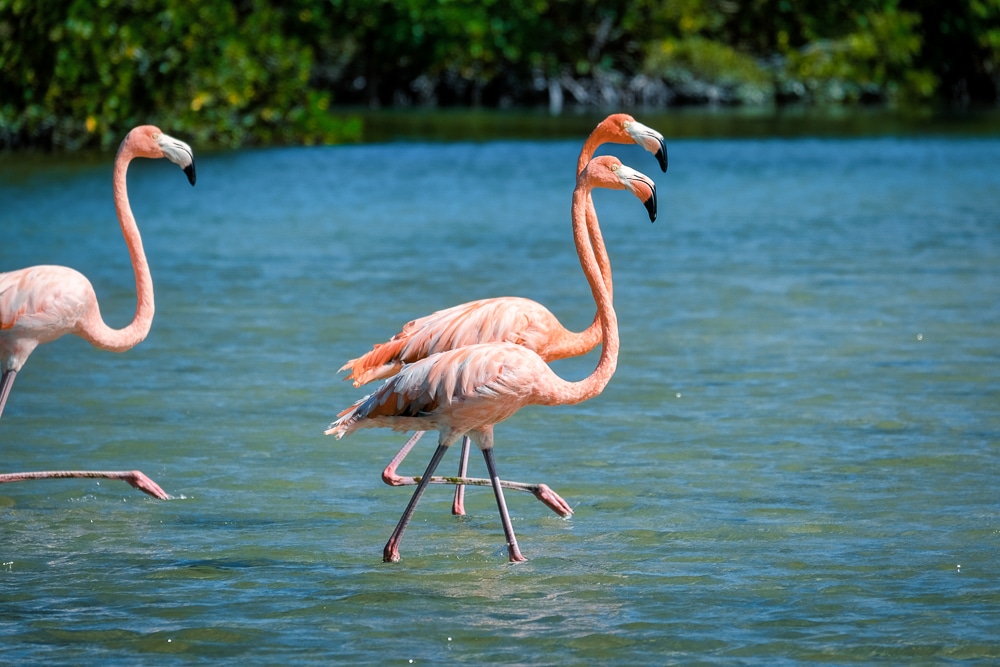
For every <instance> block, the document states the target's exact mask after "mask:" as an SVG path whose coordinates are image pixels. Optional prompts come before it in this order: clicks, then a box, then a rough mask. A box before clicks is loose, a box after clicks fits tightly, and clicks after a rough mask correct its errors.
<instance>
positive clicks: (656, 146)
mask: <svg viewBox="0 0 1000 667" xmlns="http://www.w3.org/2000/svg"><path fill="white" fill-rule="evenodd" d="M598 127H599V128H600V129H601V131H602V132H603V135H604V136H603V137H602V139H603V140H604V141H609V142H614V143H619V144H635V145H637V146H642V147H643V148H645V149H646V150H647V151H649V152H650V153H652V154H653V155H654V156H656V160H657V162H659V163H660V169H662V170H663V171H666V170H667V141H666V139H664V138H663V135H662V134H660V133H659V132H657V131H656V130H654V129H653V128H651V127H649V126H648V125H643V124H642V123H640V122H639V121H637V120H636V119H635V118H633V117H632V116H630V115H629V114H627V113H615V114H611V115H610V116H608V117H607V118H605V119H604V120H603V121H601V123H600V124H599V125H598Z"/></svg>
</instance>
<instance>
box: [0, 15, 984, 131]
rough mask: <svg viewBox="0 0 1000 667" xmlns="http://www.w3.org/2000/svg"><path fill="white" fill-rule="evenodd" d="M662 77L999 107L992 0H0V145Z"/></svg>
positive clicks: (745, 100) (604, 94)
mask: <svg viewBox="0 0 1000 667" xmlns="http://www.w3.org/2000/svg"><path fill="white" fill-rule="evenodd" d="M643 86H645V88H642V87H643ZM656 86H660V88H657V87H656ZM637 89H642V90H643V92H642V93H641V94H633V96H632V97H631V98H629V97H627V96H625V95H623V92H624V91H626V90H632V91H634V90H637ZM663 89H667V90H668V91H669V92H670V94H672V95H674V99H675V100H677V101H685V100H688V101H706V100H718V101H722V102H727V103H741V104H759V103H766V102H770V101H773V100H777V101H786V100H792V101H803V102H811V103H817V104H830V103H837V104H850V103H857V102H868V101H878V102H885V103H890V104H909V103H913V102H917V103H923V102H927V101H935V100H936V101H949V102H952V103H958V104H971V103H975V102H986V103H993V104H995V103H996V102H997V101H998V95H1000V0H951V1H950V2H941V1H940V0H796V1H795V2H792V1H791V0H745V1H743V2H735V1H734V0H671V1H670V2H662V1H659V0H280V1H279V0H199V1H198V2H187V1H186V0H0V148H2V147H4V146H15V147H16V146H31V145H36V146H46V147H64V148H77V147H82V146H103V147H113V146H114V145H115V144H116V143H117V142H118V141H119V140H120V138H121V135H122V134H123V132H124V131H125V130H127V129H128V128H129V127H131V126H132V125H135V124H138V123H144V122H152V123H157V124H159V125H161V126H163V127H164V128H165V129H166V128H170V131H172V132H175V133H177V134H181V135H182V136H186V137H190V138H191V139H192V140H193V141H196V142H197V143H198V144H200V145H212V144H214V145H224V146H238V145H243V144H247V143H329V142H340V141H353V140H357V139H359V138H360V136H361V132H362V128H361V126H360V121H358V120H357V119H351V118H343V117H342V116H339V115H338V114H337V113H334V112H333V111H332V109H333V105H334V102H336V103H337V104H339V105H345V104H366V105H371V106H379V105H406V104H431V105H448V104H462V105H477V106H478V105H508V104H527V105H531V104H540V103H542V104H543V103H546V102H547V101H551V100H548V99H547V98H548V97H549V96H550V95H561V93H562V91H563V90H568V91H570V92H571V93H572V95H573V96H574V99H575V100H577V101H578V102H579V103H587V104H600V103H605V104H607V103H609V102H610V103H613V104H616V105H617V100H620V99H640V98H641V99H655V100H660V101H661V103H662V101H663V100H666V99H670V95H669V94H660V93H656V90H661V91H662V90H663ZM609 90H611V91H612V94H608V91H609ZM649 91H653V93H656V94H652V95H651V96H650V95H647V93H649Z"/></svg>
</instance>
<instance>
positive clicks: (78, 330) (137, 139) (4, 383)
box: [0, 125, 195, 500]
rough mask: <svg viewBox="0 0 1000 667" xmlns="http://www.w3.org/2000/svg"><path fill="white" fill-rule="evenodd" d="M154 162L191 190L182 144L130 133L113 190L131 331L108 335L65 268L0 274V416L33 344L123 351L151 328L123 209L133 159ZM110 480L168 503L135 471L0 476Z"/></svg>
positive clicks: (138, 255) (149, 291) (149, 290)
mask: <svg viewBox="0 0 1000 667" xmlns="http://www.w3.org/2000/svg"><path fill="white" fill-rule="evenodd" d="M136 157H145V158H162V157H165V158H167V159H168V160H170V161H171V162H174V163H175V164H177V165H178V166H180V168H181V169H183V170H184V173H185V174H187V177H188V181H190V183H191V185H194V182H195V169H194V154H193V153H192V152H191V147H190V146H188V145H187V144H186V143H184V142H183V141H180V140H178V139H174V138H173V137H170V136H168V135H166V134H164V133H163V132H161V131H160V129H159V128H156V127H153V126H152V125H141V126H139V127H136V128H134V129H132V130H131V131H130V132H129V133H128V134H127V135H126V136H125V139H124V140H123V141H122V143H121V146H119V148H118V155H117V156H116V157H115V167H114V175H113V190H114V199H115V210H116V211H117V213H118V222H119V224H120V225H121V228H122V234H123V235H124V237H125V244H126V245H127V246H128V251H129V255H130V256H131V258H132V269H133V271H134V272H135V287H136V297H137V301H138V304H137V306H136V310H135V317H134V318H133V319H132V322H131V324H129V325H128V326H126V327H125V328H123V329H117V330H116V329H112V328H110V327H109V326H108V325H107V324H105V323H104V320H103V319H102V317H101V310H100V307H99V305H98V303H97V296H96V294H95V293H94V288H93V286H92V285H91V284H90V281H89V280H87V278H86V277H85V276H84V275H83V274H81V273H79V272H78V271H74V270H73V269H70V268H68V267H65V266H31V267H28V268H26V269H19V270H16V271H10V272H8V273H0V370H2V372H3V374H2V376H0V415H2V414H3V408H4V405H6V403H7V397H8V396H9V395H10V390H11V387H12V386H13V384H14V378H15V377H17V374H18V373H19V372H20V370H21V367H22V366H24V362H25V361H27V360H28V356H29V355H30V354H31V353H32V352H33V351H34V349H35V347H37V346H38V345H39V343H48V342H50V341H53V340H55V339H57V338H59V337H61V336H63V335H65V334H75V335H77V336H80V337H81V338H83V339H84V340H86V341H88V342H89V343H90V344H91V345H93V346H94V347H97V348H100V349H102V350H110V351H112V352H124V351H126V350H130V349H132V348H133V347H135V346H136V345H138V344H139V343H140V342H142V341H143V340H144V339H145V338H146V335H147V334H148V333H149V328H150V326H151V325H152V323H153V310H154V308H153V279H152V277H151V276H150V273H149V264H148V263H147V262H146V255H145V253H144V252H143V249H142V239H141V238H140V236H139V228H138V227H137V226H136V222H135V217H133V215H132V207H131V206H129V202H128V191H127V188H126V185H125V172H126V171H127V170H128V165H129V163H130V162H131V161H132V159H133V158H136ZM64 477H76V478H93V477H98V478H105V479H117V480H121V481H123V482H127V483H128V484H131V485H132V486H133V487H135V488H136V489H139V490H140V491H142V492H144V493H147V494H149V495H151V496H153V497H154V498H159V499H161V500H167V499H169V498H170V496H168V495H167V494H166V492H164V490H163V489H161V488H160V486H159V485H158V484H157V483H156V482H154V481H153V480H152V479H150V478H149V477H147V476H146V475H145V474H143V473H142V472H140V471H138V470H131V471H124V472H116V471H110V472H106V471H91V470H54V471H45V472H21V473H7V474H0V484H2V483H5V482H19V481H24V480H29V479H52V478H64Z"/></svg>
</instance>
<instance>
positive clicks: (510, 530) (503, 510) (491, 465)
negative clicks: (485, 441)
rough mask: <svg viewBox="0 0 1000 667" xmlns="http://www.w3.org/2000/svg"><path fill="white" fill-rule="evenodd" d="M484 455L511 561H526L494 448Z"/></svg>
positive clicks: (488, 449) (487, 449)
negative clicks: (512, 520) (518, 540)
mask: <svg viewBox="0 0 1000 667" xmlns="http://www.w3.org/2000/svg"><path fill="white" fill-rule="evenodd" d="M483 457H484V458H485V459H486V470H487V471H489V474H490V479H491V480H492V481H493V495H495V496H496V498H497V509H499V510H500V522H501V523H502V524H503V532H504V536H505V537H506V538H507V555H508V557H509V558H510V562H511V563H520V562H522V561H526V560H528V559H527V558H525V557H524V556H522V555H521V550H520V549H518V547H517V538H516V537H515V536H514V526H513V524H511V522H510V514H508V513H507V502H506V501H505V500H504V498H503V487H502V486H501V485H500V476H499V475H498V474H497V464H496V461H495V460H494V459H493V448H492V447H487V448H486V449H484V450H483ZM428 474H429V473H428Z"/></svg>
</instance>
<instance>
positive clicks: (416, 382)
mask: <svg viewBox="0 0 1000 667" xmlns="http://www.w3.org/2000/svg"><path fill="white" fill-rule="evenodd" d="M594 187H604V188H609V189H619V190H620V189H628V190H630V191H631V192H633V194H635V195H636V196H637V197H639V198H640V199H642V200H643V201H650V200H651V201H653V202H655V192H656V190H655V186H654V185H653V182H652V181H651V180H650V179H649V178H647V177H645V176H643V175H642V174H639V173H638V172H636V171H634V170H632V169H629V168H628V167H625V166H623V165H622V164H621V162H619V161H618V160H617V159H616V158H613V157H598V158H595V159H594V160H592V161H591V162H590V163H589V164H588V165H587V167H586V168H585V169H584V170H583V172H581V174H580V176H579V177H578V179H577V187H576V189H575V190H574V192H573V207H572V211H573V237H574V241H575V242H576V245H577V250H578V254H579V255H580V263H581V265H582V266H583V270H584V273H585V274H586V276H587V281H588V283H589V284H590V287H591V291H592V292H593V295H594V300H595V301H596V303H597V311H598V319H599V321H600V324H601V333H602V338H603V340H604V345H603V347H602V350H601V357H600V360H599V361H598V364H597V367H596V368H595V369H594V372H593V373H592V374H591V375H590V376H588V377H587V378H585V379H584V380H581V381H579V382H568V381H566V380H563V379H562V378H560V377H559V376H558V375H556V374H555V373H554V372H553V371H552V369H551V368H549V366H548V364H546V363H545V361H544V360H543V359H542V358H541V357H540V356H539V355H538V354H537V353H536V352H534V351H532V350H529V349H528V348H526V347H523V346H521V345H517V344H515V343H511V342H494V343H479V344H475V345H470V346H466V347H462V348H458V349H453V350H446V351H443V352H439V353H436V354H433V355H431V356H429V357H426V358H424V359H421V360H419V361H416V362H414V363H412V364H408V365H406V366H404V367H403V368H402V369H401V370H400V371H399V372H398V373H397V374H396V375H394V376H392V377H390V378H389V379H388V380H386V381H385V383H384V384H383V385H382V386H381V387H379V388H378V389H377V390H375V391H374V392H373V393H371V394H370V395H368V396H366V397H365V398H363V399H361V400H360V401H358V402H357V403H355V404H354V405H353V406H351V407H350V408H348V409H346V410H344V411H342V412H341V413H340V414H339V415H338V417H339V418H338V419H337V420H336V421H335V422H334V423H332V424H331V425H330V428H329V429H328V430H327V431H326V433H327V434H334V435H336V436H337V437H338V438H341V437H343V436H345V435H348V434H350V433H352V432H354V431H356V430H358V429H361V428H372V427H387V428H392V429H395V430H402V431H406V430H418V431H424V430H430V429H434V430H437V431H439V434H440V435H439V440H438V449H437V450H436V451H435V454H434V457H433V458H432V459H431V462H430V464H429V465H428V467H427V470H426V471H425V473H424V475H423V476H422V477H421V478H420V481H419V483H418V485H417V488H416V490H415V491H414V494H413V497H412V498H411V500H410V503H409V505H408V506H407V509H406V511H405V512H404V513H403V517H402V518H401V519H400V522H399V524H398V525H397V526H396V530H395V531H394V532H393V534H392V536H391V537H390V539H389V542H388V543H387V544H386V546H385V550H384V552H383V559H384V560H386V561H395V560H398V559H399V548H398V547H399V541H400V539H401V538H402V533H403V531H404V530H405V528H406V525H407V523H408V522H409V520H410V517H411V516H412V514H413V510H414V508H415V507H416V504H417V502H418V501H419V499H420V496H421V495H422V494H423V491H424V489H425V488H426V486H427V484H429V483H431V480H432V475H433V473H434V469H435V468H436V466H437V464H438V463H439V462H440V460H441V458H442V457H443V455H444V452H445V451H446V450H447V448H448V447H449V446H450V445H451V444H453V443H454V442H455V441H456V440H457V439H458V438H460V437H462V435H464V434H468V435H469V436H470V438H471V439H472V440H473V441H474V442H475V443H476V444H477V445H478V446H479V448H480V449H481V450H482V451H483V455H484V457H485V459H486V466H487V469H488V470H489V474H490V480H491V483H492V486H493V490H494V494H495V496H496V500H497V506H498V509H499V510H500V517H501V521H502V523H503V526H504V533H505V536H506V538H507V544H508V549H509V557H510V560H511V561H520V560H524V557H523V556H522V555H521V553H520V550H519V549H518V546H517V540H516V538H515V536H514V532H513V528H512V526H511V523H510V517H509V515H508V513H507V507H506V503H505V501H504V498H503V491H502V488H501V486H502V485H501V483H500V478H499V476H498V475H497V473H496V467H495V462H494V459H493V425H494V424H496V423H498V422H500V421H503V420H505V419H507V418H509V417H510V416H511V415H513V414H514V413H515V412H517V411H518V410H519V409H520V408H522V407H524V406H526V405H567V404H574V403H579V402H580V401H584V400H587V399H588V398H592V397H593V396H596V395H597V394H599V393H600V392H601V391H603V389H604V387H605V385H606V384H607V383H608V381H609V380H610V379H611V376H612V375H613V374H614V372H615V368H616V365H617V358H618V323H617V318H616V316H615V312H614V307H613V305H612V303H611V296H610V294H609V292H608V289H607V285H606V284H605V282H604V280H603V279H602V276H601V273H600V269H599V267H598V264H597V260H596V255H597V254H598V253H599V252H602V251H603V248H598V245H600V244H601V243H602V241H601V240H600V236H599V234H597V235H595V234H594V230H595V229H596V228H597V226H598V223H597V218H596V216H588V215H587V208H588V206H589V205H590V202H591V198H590V192H591V189H592V188H594ZM653 210H655V203H654V204H653V207H652V209H651V216H652V215H653V213H652V211H653Z"/></svg>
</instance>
